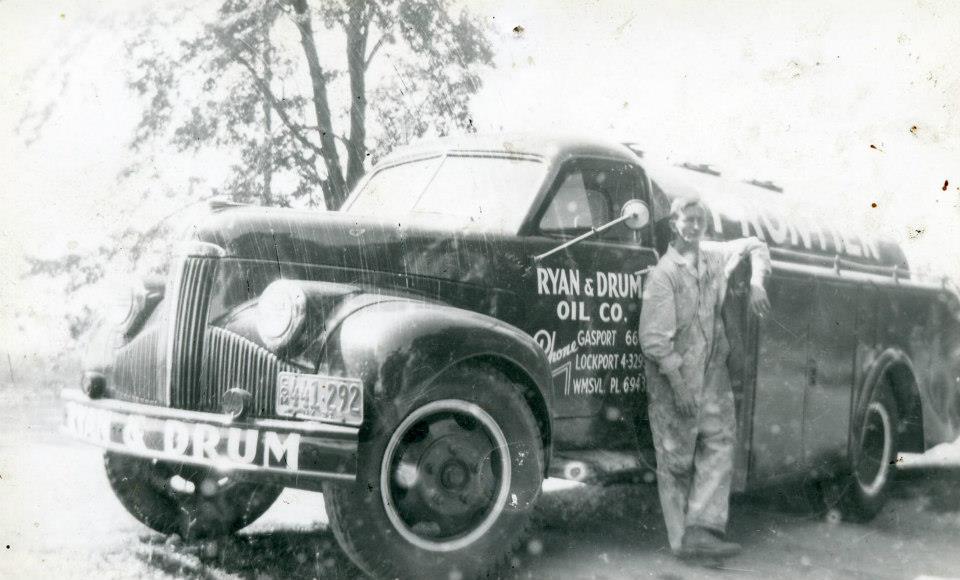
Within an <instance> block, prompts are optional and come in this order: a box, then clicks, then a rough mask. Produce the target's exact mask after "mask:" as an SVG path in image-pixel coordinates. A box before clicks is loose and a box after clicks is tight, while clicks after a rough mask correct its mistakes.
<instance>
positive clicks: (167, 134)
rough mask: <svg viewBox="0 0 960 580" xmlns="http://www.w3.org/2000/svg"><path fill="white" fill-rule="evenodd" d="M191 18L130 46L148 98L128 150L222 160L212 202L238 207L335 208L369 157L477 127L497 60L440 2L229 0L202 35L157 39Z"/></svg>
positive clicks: (479, 33) (134, 82) (466, 21)
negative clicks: (479, 98) (216, 153)
mask: <svg viewBox="0 0 960 580" xmlns="http://www.w3.org/2000/svg"><path fill="white" fill-rule="evenodd" d="M190 17H191V12H184V13H180V14H176V15H174V16H173V17H172V18H170V19H168V20H159V19H157V20H155V21H154V22H152V23H151V26H150V28H151V31H150V32H148V33H147V34H142V35H139V36H137V37H136V39H135V40H134V41H132V42H131V43H130V52H131V54H133V55H134V57H135V59H136V68H135V73H134V75H133V77H132V79H131V86H132V87H133V88H134V89H135V90H136V91H137V92H138V93H139V94H140V95H141V96H142V97H143V98H144V100H145V109H144V113H143V116H142V118H141V120H140V123H139V125H138V127H137V132H136V136H135V139H134V141H133V146H134V148H136V149H137V150H139V151H143V152H146V151H147V146H148V145H149V144H151V143H154V142H156V141H158V140H159V141H167V142H169V143H171V144H172V145H173V146H174V147H176V149H177V150H178V151H181V152H198V151H200V150H203V149H206V148H216V149H218V150H220V151H224V152H227V153H228V154H229V156H230V158H231V159H232V160H233V162H232V166H231V171H230V173H229V175H228V176H227V178H226V179H225V180H224V182H223V183H222V184H220V186H219V187H218V190H217V192H216V193H218V194H221V195H227V196H229V197H231V198H232V199H234V200H236V201H243V202H259V203H262V204H265V205H288V204H290V203H291V202H293V201H294V200H300V199H304V200H305V204H306V205H320V204H321V203H322V204H323V205H324V206H325V207H327V208H329V209H336V208H338V207H339V206H340V204H341V203H342V202H343V199H344V198H345V196H346V193H347V191H348V190H349V189H350V188H351V187H352V186H353V184H355V183H356V182H357V180H358V179H359V178H360V177H361V176H362V174H363V171H364V168H365V166H366V165H367V162H368V158H371V157H372V158H377V157H379V156H381V155H383V154H384V153H386V152H388V151H389V150H390V149H392V148H393V147H395V146H396V145H398V144H401V143H405V142H407V141H409V140H411V139H413V138H417V137H422V136H424V135H427V134H429V133H431V132H432V133H435V134H437V135H444V134H447V133H449V132H451V131H454V130H466V131H470V130H472V126H473V125H472V121H471V119H470V118H469V113H468V107H469V102H470V97H471V96H472V95H473V94H474V93H476V91H477V90H478V88H479V86H480V78H479V71H480V70H481V69H482V68H483V67H484V66H488V65H491V63H492V53H491V50H490V45H489V42H488V40H487V38H486V34H485V30H484V29H483V27H482V26H481V25H480V24H479V22H478V21H477V20H475V19H474V18H473V17H471V16H470V15H469V14H468V13H466V12H461V13H460V14H459V15H453V14H452V10H451V7H450V5H449V2H448V1H447V0H385V1H382V2H376V3H375V2H363V1H359V0H316V1H311V0H287V1H283V2H281V1H278V0H225V1H224V2H223V3H222V4H221V5H220V7H219V10H218V11H217V12H216V14H215V15H213V16H212V17H211V18H209V19H208V20H207V23H206V24H204V25H203V27H202V29H201V30H200V31H199V32H198V33H197V34H196V35H194V36H192V37H190V38H186V39H180V41H179V42H177V43H171V42H170V39H167V38H165V37H164V31H166V30H169V29H170V28H171V27H172V26H173V25H179V24H182V23H183V21H184V19H187V18H190ZM318 26H319V28H318ZM371 118H372V119H373V120H375V122H374V124H373V127H368V119H371ZM315 193H320V194H321V195H319V196H315V195H314V194H315ZM301 203H304V202H301Z"/></svg>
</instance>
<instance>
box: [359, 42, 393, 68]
mask: <svg viewBox="0 0 960 580" xmlns="http://www.w3.org/2000/svg"><path fill="white" fill-rule="evenodd" d="M386 40H387V35H386V34H383V35H381V36H380V39H379V40H377V43H376V44H374V45H373V48H371V49H370V54H368V55H367V57H366V58H364V59H363V70H364V72H366V70H367V69H368V68H370V63H371V62H373V57H374V56H376V54H377V51H378V50H380V47H381V46H383V43H384V42H385V41H386Z"/></svg>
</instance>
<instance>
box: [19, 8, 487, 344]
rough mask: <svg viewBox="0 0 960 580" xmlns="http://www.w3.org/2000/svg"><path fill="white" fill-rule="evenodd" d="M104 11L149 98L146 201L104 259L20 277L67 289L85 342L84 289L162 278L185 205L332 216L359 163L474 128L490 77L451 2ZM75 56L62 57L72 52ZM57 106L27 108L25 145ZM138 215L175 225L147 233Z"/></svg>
mask: <svg viewBox="0 0 960 580" xmlns="http://www.w3.org/2000/svg"><path fill="white" fill-rule="evenodd" d="M108 16H109V18H107V17H104V18H102V19H101V20H103V21H102V22H101V21H99V20H98V21H97V22H96V25H95V26H93V27H91V29H92V30H95V31H96V33H97V34H102V33H106V32H109V31H112V30H115V29H119V30H120V31H121V34H123V35H124V36H127V37H128V38H129V39H130V40H129V41H128V42H126V46H127V49H128V55H129V56H127V57H126V62H129V63H130V70H129V73H128V74H129V76H128V78H129V82H130V86H131V87H132V88H133V89H134V91H135V93H136V94H137V95H139V97H140V98H141V99H142V100H143V113H142V115H141V117H140V119H139V123H138V124H137V126H136V129H135V132H134V134H133V136H132V138H131V141H130V149H131V151H132V153H133V154H132V156H131V157H132V159H133V161H132V162H131V163H130V164H129V165H127V166H126V167H124V168H123V170H122V171H121V172H120V173H119V180H120V183H121V185H125V186H127V187H128V188H129V189H131V190H133V189H136V190H139V191H142V192H143V195H142V196H141V199H140V200H139V201H132V202H131V203H130V207H125V208H124V209H123V210H122V213H123V214H124V215H125V216H126V217H124V218H123V219H121V220H120V222H121V223H124V224H125V226H124V227H123V228H122V229H120V230H118V231H115V232H111V233H110V234H109V235H107V236H105V239H104V241H103V242H102V243H101V244H99V245H98V246H97V247H96V248H94V249H92V250H90V251H88V252H82V253H77V252H73V253H70V254H68V255H66V256H63V257H61V258H54V259H49V258H45V259H39V258H35V257H34V258H31V257H28V258H27V266H28V268H27V272H26V274H25V276H36V275H39V276H46V277H50V278H52V279H54V281H55V283H57V284H62V285H63V287H64V289H65V291H66V293H67V294H68V296H70V299H68V302H69V303H71V304H72V309H73V313H72V314H69V315H68V318H69V320H67V322H68V324H69V326H70V330H71V334H72V335H73V336H74V337H75V338H76V337H78V336H79V335H80V334H82V333H83V332H85V331H86V330H87V329H88V328H89V327H90V323H91V318H92V316H91V314H92V313H91V310H90V308H89V307H88V305H86V304H73V303H74V302H77V301H82V300H83V299H82V298H80V297H79V296H81V294H77V292H78V291H79V290H81V289H83V288H87V287H91V286H93V285H96V284H97V283H98V282H99V281H100V280H102V279H103V278H104V276H106V275H107V272H108V271H113V272H116V271H118V270H119V271H131V270H134V269H139V270H140V271H142V272H154V273H155V272H158V271H161V270H162V267H163V264H164V263H165V261H164V259H163V255H164V254H165V252H164V247H165V245H167V243H166V238H169V236H170V234H171V233H172V229H171V224H172V223H173V222H174V221H176V220H175V219H173V218H178V217H181V216H182V215H183V213H182V210H183V209H184V206H186V205H188V204H190V203H195V202H197V201H202V200H204V199H206V198H209V197H213V196H218V195H223V196H228V197H230V198H231V199H233V200H235V201H239V202H248V203H259V204H262V205H280V206H289V205H293V204H297V205H306V206H324V207H326V208H328V209H337V208H339V207H340V205H341V204H342V202H343V200H344V198H345V196H346V194H347V192H348V191H349V189H350V188H351V187H353V185H354V184H356V182H357V181H358V180H359V179H360V177H361V176H362V175H363V172H364V170H365V167H367V166H368V165H369V163H370V162H374V161H375V160H376V159H377V158H378V157H380V156H382V155H384V154H386V153H387V152H389V151H390V150H391V149H392V148H393V147H395V146H396V145H398V144H403V143H406V142H408V141H410V140H411V139H414V138H418V137H422V136H425V135H429V134H431V133H432V134H435V135H438V136H441V135H445V134H447V133H449V132H452V131H472V130H473V122H472V120H471V119H470V117H469V114H468V110H469V104H470V98H471V97H472V96H473V95H474V94H475V93H476V92H477V90H478V89H479V87H480V76H479V75H480V73H481V72H482V71H483V69H484V68H485V67H488V66H492V52H491V47H490V43H489V41H488V39H487V36H486V34H487V32H486V29H485V27H484V26H483V25H482V23H481V22H480V21H479V20H478V19H476V18H475V17H474V16H472V15H470V14H469V13H468V12H466V11H459V12H457V13H454V10H453V9H452V7H451V5H450V1H449V0H382V1H380V2H364V1H361V0H223V1H222V3H221V4H220V5H218V6H217V5H214V6H212V7H211V6H210V5H206V4H203V3H200V4H199V5H195V4H186V3H185V4H184V5H183V6H180V7H176V8H170V6H169V5H155V6H152V7H149V8H148V9H147V11H146V12H145V13H143V14H137V13H129V14H127V15H126V16H124V17H114V16H113V15H112V14H111V15H108ZM98 28H99V30H97V29H98ZM171 31H178V33H177V35H173V34H172V33H171ZM91 34H92V33H91ZM89 36H90V34H88V35H87V36H85V37H84V38H89ZM82 41H83V39H81V42H82ZM76 48H77V47H76V46H71V47H64V50H65V51H67V53H68V54H66V55H65V56H69V52H72V51H75V50H76ZM61 62H64V61H63V60H62V59H61ZM56 72H57V73H58V74H59V71H56ZM79 72H81V73H82V72H83V71H79ZM63 83H64V86H63V87H61V92H62V91H63V90H67V89H66V83H67V80H66V79H64V81H63ZM55 106H56V101H51V102H48V103H45V104H44V103H38V104H35V105H34V107H35V108H36V110H31V111H27V112H25V113H24V116H23V121H22V123H21V125H22V133H23V135H24V138H25V141H26V143H27V144H28V145H29V144H30V142H32V141H33V140H34V139H35V138H36V137H37V136H38V135H39V133H40V131H42V129H43V125H44V123H45V121H46V119H48V118H50V113H51V111H52V110H53V108H54V107H55ZM196 156H207V157H210V156H212V157H214V158H215V159H216V161H217V163H216V165H212V164H211V165H207V166H204V167H205V170H204V171H203V172H202V173H203V175H183V174H182V173H180V172H179V171H180V169H181V167H180V166H178V165H176V163H175V162H176V161H177V159H176V158H178V157H183V158H186V157H196ZM220 166H225V167H228V168H229V169H228V170H226V171H220V170H218V169H217V167H220ZM207 167H209V169H207ZM316 194H319V196H318V195H316ZM134 197H135V196H131V199H133V198H134ZM146 204H149V205H151V207H152V209H151V210H145V209H144V207H143V206H144V205H146ZM175 207H176V208H178V209H175ZM144 211H147V212H148V213H150V212H152V213H150V216H149V217H150V220H154V221H155V220H156V219H157V218H156V216H157V215H164V216H165V218H164V219H161V220H160V221H159V222H158V223H151V224H149V225H147V224H146V223H145V222H146V221H147V220H145V219H143V216H142V215H141V214H143V213H144ZM187 211H189V210H187ZM156 212H162V213H156ZM138 216H140V219H137V218H138ZM168 218H170V219H168ZM88 294H89V293H88Z"/></svg>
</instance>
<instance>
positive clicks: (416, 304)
mask: <svg viewBox="0 0 960 580" xmlns="http://www.w3.org/2000/svg"><path fill="white" fill-rule="evenodd" d="M355 300H356V301H357V302H360V303H364V305H363V306H362V307H360V308H358V309H356V310H353V311H352V312H350V313H349V314H348V315H347V316H346V317H344V318H343V319H342V320H341V321H340V322H339V323H338V324H337V326H336V327H335V328H332V329H328V334H327V336H326V340H325V344H324V345H323V348H322V349H321V351H320V353H319V362H318V365H317V367H318V368H320V369H326V370H327V372H333V373H335V374H341V373H342V374H344V375H346V376H352V377H359V378H360V379H361V380H362V381H363V383H364V389H365V391H366V392H367V393H368V402H369V403H370V405H371V407H372V409H371V410H372V411H374V412H376V413H391V412H392V410H393V409H394V408H403V405H398V403H400V402H402V401H404V400H405V399H406V398H407V397H413V396H417V395H418V394H419V393H421V392H422V389H428V388H430V386H431V384H432V383H433V382H434V381H435V380H436V379H437V378H438V377H440V376H441V375H443V373H444V372H445V371H447V370H449V369H450V368H452V367H454V366H456V365H457V364H460V363H463V362H465V361H468V360H474V359H480V360H491V361H498V362H502V363H505V364H506V365H507V366H509V367H510V368H512V369H514V370H518V371H520V372H522V373H523V374H524V375H525V376H526V378H527V379H529V381H530V382H532V383H533V385H534V386H535V388H536V390H537V392H538V393H539V395H540V397H541V398H542V400H543V402H544V409H543V411H544V414H545V415H546V416H544V417H538V419H539V420H540V421H542V422H543V423H544V426H545V427H547V429H548V432H549V429H550V409H551V408H552V406H553V404H552V389H551V384H552V380H553V378H552V374H551V371H550V365H549V363H548V362H547V359H546V356H545V355H544V353H543V350H542V349H541V348H540V346H539V345H538V344H537V343H536V342H535V341H534V340H533V338H532V337H530V336H529V335H527V334H526V333H524V332H523V331H521V330H519V329H518V328H516V327H514V326H511V325H509V324H506V323H504V322H501V321H499V320H497V319H495V318H491V317H489V316H485V315H482V314H478V313H475V312H470V311H467V310H462V309H459V308H454V307H451V306H447V305H444V304H432V303H427V302H421V301H417V300H409V299H385V300H384V299H380V300H363V299H362V297H359V296H358V297H356V298H355ZM534 413H535V414H537V412H536V410H534Z"/></svg>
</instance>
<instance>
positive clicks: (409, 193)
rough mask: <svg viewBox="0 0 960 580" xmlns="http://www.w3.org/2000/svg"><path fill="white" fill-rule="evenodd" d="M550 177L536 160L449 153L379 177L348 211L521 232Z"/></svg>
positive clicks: (395, 167)
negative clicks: (447, 220)
mask: <svg viewBox="0 0 960 580" xmlns="http://www.w3.org/2000/svg"><path fill="white" fill-rule="evenodd" d="M545 175H546V165H544V164H543V163H541V162H540V161H539V160H536V159H529V158H514V157H496V156H486V157H480V156H469V155H447V156H444V157H433V158H428V159H420V160H416V161H410V162H407V163H401V164H398V165H392V166H390V167H386V168H384V169H381V170H379V171H377V172H376V173H374V174H373V176H372V177H371V178H370V180H369V181H367V182H366V184H364V185H363V187H362V189H361V190H360V191H359V192H358V193H357V194H356V195H355V196H354V198H353V200H352V202H351V204H350V206H349V207H348V208H347V209H346V211H347V212H348V213H354V214H365V215H373V216H378V217H384V218H389V219H397V218H400V217H404V216H406V217H408V218H413V219H416V218H418V217H427V218H429V217H431V216H433V217H441V216H442V217H448V218H449V217H452V218H455V219H456V220H457V221H459V222H462V223H463V224H464V225H469V226H476V227H478V228H480V229H484V230H497V231H508V232H509V231H516V230H517V229H519V227H520V222H521V221H522V220H523V217H524V216H525V215H526V213H527V209H528V208H529V207H530V203H532V201H533V198H534V197H535V196H536V194H537V191H538V190H539V189H540V185H541V184H542V183H543V179H544V177H545Z"/></svg>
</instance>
